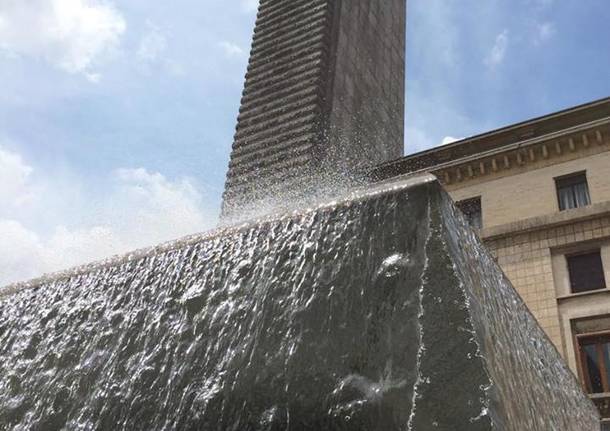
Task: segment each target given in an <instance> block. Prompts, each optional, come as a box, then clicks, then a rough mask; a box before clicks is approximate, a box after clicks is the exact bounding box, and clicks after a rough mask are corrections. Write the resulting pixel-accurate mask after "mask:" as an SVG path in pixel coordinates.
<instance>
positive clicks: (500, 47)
mask: <svg viewBox="0 0 610 431" xmlns="http://www.w3.org/2000/svg"><path fill="white" fill-rule="evenodd" d="M508 43H509V37H508V30H504V31H503V32H502V33H500V34H499V35H498V36H497V37H496V40H495V43H494V46H493V47H492V49H491V52H490V53H489V55H488V56H487V57H486V58H485V64H486V65H487V67H489V68H490V69H493V68H495V67H497V66H499V65H500V64H502V62H503V61H504V57H505V56H506V50H507V49H508Z"/></svg>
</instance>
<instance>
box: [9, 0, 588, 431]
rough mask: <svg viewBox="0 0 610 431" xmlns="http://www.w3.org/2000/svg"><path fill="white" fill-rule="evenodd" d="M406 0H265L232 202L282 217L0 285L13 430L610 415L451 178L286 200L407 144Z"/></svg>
mask: <svg viewBox="0 0 610 431" xmlns="http://www.w3.org/2000/svg"><path fill="white" fill-rule="evenodd" d="M404 7H405V1H404V0H367V1H360V2H349V1H346V0H261V5H260V9H259V15H258V19H257V24H256V29H255V36H254V45H253V50H252V54H251V58H250V65H249V69H248V74H247V80H246V88H245V90H244V98H243V99H242V107H241V109H240V116H239V119H238V127H237V133H236V136H235V142H234V146H233V153H232V158H231V163H230V169H229V174H228V176H227V185H226V190H225V196H224V202H223V215H224V217H225V221H227V220H230V219H233V220H239V219H242V218H248V217H250V215H249V214H252V213H256V212H257V211H256V209H257V208H259V207H260V205H261V204H262V203H263V202H265V204H269V207H270V208H272V209H274V211H273V214H274V215H266V216H260V217H258V218H256V219H250V220H249V221H246V222H241V224H234V225H232V226H226V227H222V228H219V229H217V230H216V231H214V232H211V233H208V234H203V235H195V236H192V237H189V238H185V239H182V240H179V241H176V242H173V243H168V244H163V245H160V246H158V247H155V248H152V249H148V250H141V251H137V252H134V253H132V254H130V255H127V256H123V257H119V258H115V259H110V260H108V261H105V262H100V263H96V264H91V265H87V266H84V267H81V268H77V269H74V270H70V271H66V272H64V273H61V274H56V275H51V276H47V277H43V278H41V279H38V280H33V281H30V282H27V283H21V284H17V285H13V286H9V287H6V288H4V289H3V290H0V430H14V431H17V430H33V431H53V430H83V431H89V430H206V431H280V430H287V431H306V430H324V431H404V430H414V431H429V430H439V431H466V430H468V431H478V430H486V431H487V430H498V431H500V430H502V431H524V430H527V431H550V430H553V431H589V430H599V418H598V415H597V412H596V410H595V407H594V405H593V404H592V403H591V402H590V400H589V399H588V398H587V396H586V395H585V394H584V393H583V391H582V390H581V388H580V386H579V384H578V382H577V381H576V379H575V378H574V376H573V375H572V373H571V372H570V370H569V369H568V368H567V367H566V365H565V364H564V362H563V361H562V359H561V357H560V355H559V353H558V352H557V351H556V350H555V348H554V347H553V345H552V344H551V343H550V341H549V340H548V339H547V338H546V336H545V334H544V332H543V331H542V330H541V329H540V327H539V326H538V325H537V323H536V321H535V319H534V318H533V317H532V315H531V314H530V313H529V311H528V310H527V307H526V306H525V304H524V303H523V301H522V300H521V299H520V298H519V296H518V295H517V293H516V292H515V290H514V289H513V287H512V286H511V285H510V283H509V281H508V280H507V279H506V277H505V276H504V275H503V274H502V272H501V270H500V269H499V267H498V266H497V265H496V263H495V262H494V260H493V259H492V258H491V256H490V255H489V254H488V253H487V252H486V251H485V249H484V248H483V246H482V245H481V243H480V242H479V240H478V238H477V237H476V234H475V233H474V232H473V231H472V230H471V229H470V227H469V226H468V225H467V224H466V222H465V221H464V219H463V218H462V216H461V215H460V214H459V213H458V212H457V210H456V209H455V207H454V206H453V203H452V202H451V199H450V198H449V197H448V195H447V194H446V193H445V192H444V191H443V189H442V187H441V186H440V184H439V183H438V181H437V180H436V179H435V178H434V177H431V176H421V177H413V178H405V179H398V180H395V181H392V182H386V183H383V184H377V185H375V186H368V187H360V188H358V189H351V191H346V192H345V194H344V196H343V197H341V198H336V199H335V200H334V201H332V202H327V203H324V202H320V200H316V198H312V197H311V196H309V197H308V198H306V199H304V200H302V201H301V202H308V205H310V208H309V209H291V210H290V211H286V212H284V213H282V212H281V211H280V210H278V208H281V207H286V206H288V207H291V204H290V205H286V204H285V203H284V201H285V200H286V198H287V196H288V197H291V198H292V196H291V195H292V194H295V195H296V196H294V197H295V198H297V199H301V198H303V195H306V194H307V193H312V192H313V195H314V196H317V193H316V192H318V191H319V188H320V183H321V181H325V180H326V179H328V178H329V177H330V178H331V179H332V180H333V181H335V180H337V183H338V184H342V185H343V186H345V184H352V183H359V182H361V180H362V177H361V178H359V179H357V180H356V179H354V178H353V176H354V174H355V173H357V172H364V171H366V169H368V168H370V167H371V166H372V165H374V164H376V163H379V162H382V161H384V160H387V159H389V158H392V157H397V156H398V152H399V151H400V149H401V147H402V125H403V119H402V118H403V116H402V112H403V106H402V98H403V94H404V92H403V87H402V85H403V82H402V81H403V80H402V78H403V76H404V57H403V51H404ZM353 179H354V181H353V182H352V180H353ZM303 192H305V193H303ZM335 192H336V191H335ZM248 206H250V208H248ZM253 208H254V209H253ZM293 208H294V207H293Z"/></svg>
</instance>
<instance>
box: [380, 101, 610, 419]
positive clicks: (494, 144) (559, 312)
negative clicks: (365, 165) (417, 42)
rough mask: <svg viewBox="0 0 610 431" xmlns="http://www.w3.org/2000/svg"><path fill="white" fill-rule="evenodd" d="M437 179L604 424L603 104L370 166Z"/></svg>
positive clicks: (607, 248)
mask: <svg viewBox="0 0 610 431" xmlns="http://www.w3.org/2000/svg"><path fill="white" fill-rule="evenodd" d="M418 171H428V172H432V173H433V174H435V175H436V176H437V177H438V178H439V179H440V180H441V182H443V183H444V185H445V187H446V189H447V191H448V192H449V193H450V194H451V196H452V197H453V199H454V200H455V201H456V203H457V205H458V207H460V208H461V209H462V210H463V212H464V214H465V215H466V217H467V218H468V219H469V220H470V222H471V223H472V224H473V225H474V226H475V227H477V228H479V229H480V230H479V234H480V237H481V239H482V240H483V241H484V242H485V244H486V245H487V247H488V248H489V250H490V251H491V252H492V253H493V255H494V256H495V258H496V259H497V262H498V263H499V264H500V266H501V267H502V269H503V270H504V272H505V273H506V275H507V276H508V278H509V279H510V280H511V282H512V283H513V285H514V286H515V288H516V289H517V291H518V292H519V293H520V295H521V296H522V298H523V300H524V301H525V302H526V304H527V305H528V307H529V309H530V310H531V312H532V313H533V315H534V316H535V317H536V318H537V320H538V322H539V323H540V325H541V326H542V328H543V329H544V330H545V332H546V334H547V335H548V337H549V338H550V339H551V341H552V342H553V343H554V345H555V346H556V347H557V349H558V350H559V352H560V353H561V354H562V356H563V357H564V358H565V359H566V361H567V363H568V364H569V366H570V367H571V369H572V370H573V371H574V373H575V374H577V375H578V377H579V379H580V381H581V382H582V384H583V386H584V387H585V389H586V391H587V392H588V393H589V394H590V396H591V398H592V399H593V400H594V402H595V403H596V404H597V405H598V407H599V408H600V410H601V412H602V416H603V417H604V418H606V419H610V289H609V287H610V284H609V283H610V98H609V99H604V100H600V101H596V102H593V103H590V104H587V105H583V106H578V107H575V108H572V109H569V110H566V111H562V112H558V113H555V114H552V115H548V116H545V117H542V118H537V119H533V120H530V121H526V122H524V123H520V124H516V125H513V126H510V127H506V128H503V129H500V130H496V131H493V132H489V133H485V134H483V135H479V136H475V137H472V138H468V139H464V140H462V141H459V142H455V143H452V144H449V145H446V146H443V147H439V148H435V149H432V150H429V151H425V152H422V153H418V154H414V155H411V156H408V157H405V158H403V159H399V160H396V161H393V162H391V163H387V164H384V165H381V166H379V167H378V168H377V169H375V170H374V171H373V177H374V179H376V180H381V179H384V178H390V177H394V176H398V175H404V174H407V173H413V172H418Z"/></svg>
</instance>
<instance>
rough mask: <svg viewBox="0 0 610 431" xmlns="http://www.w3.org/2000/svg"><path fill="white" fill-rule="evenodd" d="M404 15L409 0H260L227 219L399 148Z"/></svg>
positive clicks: (390, 156)
mask: <svg viewBox="0 0 610 431" xmlns="http://www.w3.org/2000/svg"><path fill="white" fill-rule="evenodd" d="M405 19H406V0H369V1H366V2H352V1H349V0H261V1H260V5H259V10H258V15H257V20H256V25H255V29H254V37H253V42H252V49H251V52H250V59H249V64H248V70H247V73H246V81H245V86H244V91H243V96H242V100H241V107H240V110H239V115H238V119H237V127H236V132H235V137H234V142H233V149H232V153H231V160H230V162H229V170H228V174H227V180H226V185H225V192H224V196H223V208H222V213H223V216H224V217H226V218H231V216H232V215H233V214H234V213H242V212H244V211H245V209H246V208H247V207H256V206H265V204H269V205H271V206H274V204H275V202H274V201H279V202H281V201H286V200H288V201H290V200H293V199H294V198H298V197H299V195H302V194H307V193H313V192H315V190H316V189H317V188H319V187H320V184H321V183H323V182H324V181H325V180H329V181H334V182H338V181H340V180H341V178H345V179H346V180H347V179H349V177H351V176H353V175H355V174H356V173H360V172H363V171H364V170H365V168H366V167H372V166H375V165H376V164H378V163H382V162H385V161H388V160H392V159H396V158H398V157H400V156H401V155H402V150H403V127H404V126H403V123H404V120H403V119H404V73H405V72H404V70H405V66H404V65H405V58H404V52H405ZM292 195H296V196H292Z"/></svg>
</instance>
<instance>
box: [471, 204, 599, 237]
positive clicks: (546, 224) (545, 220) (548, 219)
mask: <svg viewBox="0 0 610 431" xmlns="http://www.w3.org/2000/svg"><path fill="white" fill-rule="evenodd" d="M605 215H610V201H608V202H601V203H598V204H593V205H589V206H586V207H583V208H575V209H572V210H566V211H561V212H556V213H553V214H549V215H545V216H539V217H531V218H527V219H524V220H519V221H516V222H512V223H506V224H502V225H498V226H490V227H486V228H483V229H481V231H480V233H479V234H480V236H481V238H482V239H483V240H492V239H495V238H498V237H502V236H506V235H511V234H516V233H525V232H532V231H537V230H543V229H548V228H551V227H558V226H563V225H567V224H572V223H576V222H582V221H587V220H592V219H596V218H600V217H603V216H605Z"/></svg>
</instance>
